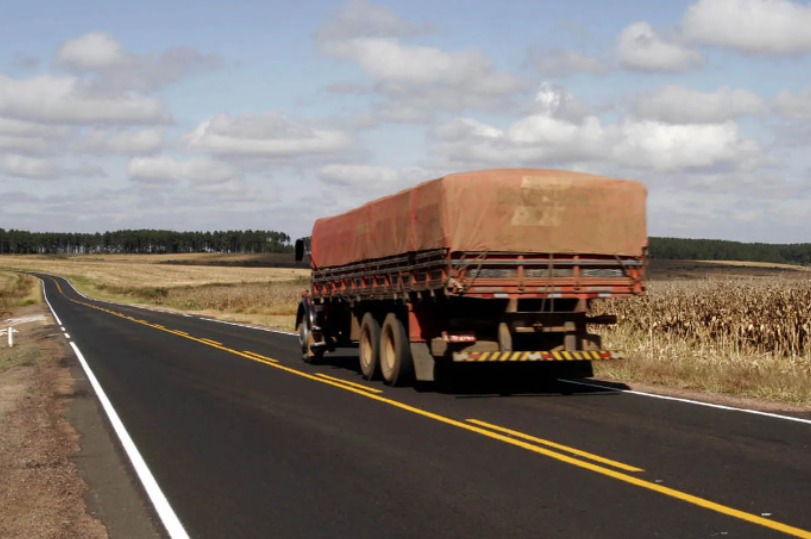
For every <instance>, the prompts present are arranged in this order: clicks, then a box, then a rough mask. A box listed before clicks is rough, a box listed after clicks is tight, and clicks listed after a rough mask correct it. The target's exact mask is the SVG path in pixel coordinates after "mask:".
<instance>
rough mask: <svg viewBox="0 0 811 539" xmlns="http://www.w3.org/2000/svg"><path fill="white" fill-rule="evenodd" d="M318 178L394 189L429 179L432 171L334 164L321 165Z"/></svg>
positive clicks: (348, 185)
mask: <svg viewBox="0 0 811 539" xmlns="http://www.w3.org/2000/svg"><path fill="white" fill-rule="evenodd" d="M318 178H319V179H320V180H321V181H323V182H324V183H327V184H330V185H337V186H341V187H358V188H362V189H364V190H366V189H378V188H380V189H386V190H392V189H396V188H398V187H401V186H403V187H404V186H405V185H406V184H410V183H413V182H414V181H419V180H427V179H429V178H430V173H429V172H428V171H426V170H425V169H422V168H420V167H408V168H402V169H396V168H392V167H385V166H377V165H358V164H332V165H327V166H325V167H321V169H320V170H319V171H318Z"/></svg>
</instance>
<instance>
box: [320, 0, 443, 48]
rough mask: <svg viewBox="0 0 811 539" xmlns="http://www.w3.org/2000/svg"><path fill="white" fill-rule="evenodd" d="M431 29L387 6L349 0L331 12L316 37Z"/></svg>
mask: <svg viewBox="0 0 811 539" xmlns="http://www.w3.org/2000/svg"><path fill="white" fill-rule="evenodd" d="M429 30H430V26H429V25H427V24H420V25H418V24H414V23H412V22H410V21H408V20H406V19H404V18H402V17H400V16H399V15H397V14H396V13H394V12H393V11H392V10H390V9H389V8H387V7H385V6H379V5H374V4H370V3H369V2H366V1H364V0H350V1H349V2H347V3H346V4H344V5H343V6H342V7H340V8H339V9H338V10H337V11H336V12H335V13H334V14H332V16H331V17H330V18H329V20H328V21H327V22H326V23H325V24H324V26H323V27H322V28H321V29H320V30H319V31H318V32H317V33H316V38H317V39H319V40H325V41H330V40H343V39H352V38H355V37H362V36H375V37H410V36H415V35H418V34H421V33H424V32H426V31H429Z"/></svg>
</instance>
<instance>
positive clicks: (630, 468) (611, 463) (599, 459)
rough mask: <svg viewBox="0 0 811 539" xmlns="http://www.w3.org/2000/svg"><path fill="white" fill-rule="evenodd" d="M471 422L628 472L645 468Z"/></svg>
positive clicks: (514, 431) (500, 428) (491, 425)
mask: <svg viewBox="0 0 811 539" xmlns="http://www.w3.org/2000/svg"><path fill="white" fill-rule="evenodd" d="M468 422H469V423H473V424H474V425H478V426H480V427H485V428H488V429H490V430H495V431H498V432H503V433H505V434H509V435H510V436H514V437H516V438H521V439H523V440H527V441H529V442H535V443H536V444H541V445H546V446H549V447H553V448H555V449H560V450H561V451H566V452H568V453H571V454H573V455H578V456H580V457H583V458H587V459H589V460H593V461H595V462H601V463H603V464H607V465H609V466H613V467H614V468H619V469H620V470H625V471H626V472H644V471H645V470H644V469H642V468H637V467H636V466H631V465H630V464H624V463H622V462H619V461H616V460H612V459H608V458H605V457H601V456H600V455H595V454H594V453H589V452H587V451H583V450H581V449H576V448H574V447H569V446H568V445H563V444H559V443H557V442H553V441H551V440H544V439H543V438H536V437H535V436H531V435H529V434H525V433H523V432H519V431H517V430H512V429H508V428H505V427H500V426H498V425H493V424H492V423H486V422H484V421H479V420H478V419H468Z"/></svg>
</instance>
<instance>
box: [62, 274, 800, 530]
mask: <svg viewBox="0 0 811 539" xmlns="http://www.w3.org/2000/svg"><path fill="white" fill-rule="evenodd" d="M57 288H59V284H58V283H57ZM59 290H60V292H61V288H60V289H59ZM68 299H70V301H73V302H74V303H78V304H80V305H85V306H87V307H90V308H92V309H96V310H100V311H103V310H104V309H102V308H100V307H97V306H95V305H92V304H90V303H84V302H80V301H76V300H73V299H71V298H68ZM112 314H114V315H115V316H118V317H120V318H124V319H126V316H125V315H122V314H120V313H115V312H113V313H112ZM139 323H142V324H143V325H145V326H149V327H156V326H155V325H152V324H149V323H148V322H139ZM156 329H159V330H161V331H165V332H167V333H173V334H176V333H174V332H173V331H172V330H170V329H167V328H165V327H162V326H161V327H156ZM176 335H177V334H176ZM178 336H179V337H182V338H184V339H189V340H193V341H197V342H200V343H202V344H205V345H207V346H211V347H213V348H217V349H219V350H222V351H224V352H228V353H230V354H234V355H237V356H240V357H244V358H246V359H250V360H251V361H256V362H259V363H262V364H265V365H268V366H270V367H273V368H275V369H279V370H281V371H284V372H287V373H290V374H294V375H296V376H300V377H302V378H306V379H308V380H313V381H315V382H320V383H322V384H326V385H330V386H333V387H336V388H338V389H343V390H344V391H349V392H351V393H354V394H356V395H360V396H362V397H365V398H367V399H372V400H375V401H377V402H380V403H383V404H387V405H389V406H393V407H395V408H398V409H400V410H404V411H407V412H411V413H413V414H416V415H419V416H422V417H425V418H428V419H433V420H434V421H437V422H439V423H444V424H446V425H450V426H453V427H457V428H459V429H463V430H466V431H469V432H474V433H476V434H480V435H481V436H485V437H487V438H491V439H493V440H498V441H500V442H504V443H506V444H509V445H512V446H515V447H520V448H522V449H525V450H527V451H531V452H533V453H536V454H539V455H544V456H547V457H550V458H553V459H555V460H558V461H561V462H565V463H566V464H570V465H572V466H576V467H578V468H582V469H586V470H589V471H592V472H594V473H597V474H599V475H603V476H606V477H610V478H612V479H616V480H617V481H621V482H623V483H628V484H630V485H634V486H636V487H640V488H643V489H646V490H650V491H652V492H657V493H659V494H663V495H665V496H668V497H670V498H674V499H677V500H680V501H683V502H686V503H689V504H692V505H696V506H698V507H701V508H703V509H707V510H710V511H714V512H716V513H720V514H722V515H726V516H729V517H733V518H737V519H739V520H743V521H745V522H749V523H750V524H755V525H758V526H762V527H764V528H768V529H771V530H775V531H778V532H781V533H784V534H786V535H791V536H793V537H799V538H801V539H811V531H809V530H804V529H801V528H797V527H795V526H791V525H788V524H784V523H782V522H778V521H776V520H772V519H769V518H765V517H762V516H760V515H756V514H753V513H747V512H746V511H741V510H739V509H735V508H733V507H729V506H727V505H723V504H720V503H716V502H713V501H710V500H707V499H705V498H701V497H699V496H694V495H692V494H688V493H686V492H682V491H680V490H677V489H674V488H670V487H665V486H663V485H661V484H658V483H653V482H651V481H646V480H644V479H640V478H639V477H635V476H633V475H628V474H626V473H622V472H618V471H616V470H612V469H610V468H605V467H603V466H599V465H597V464H593V463H591V462H586V461H583V460H580V459H576V458H574V457H570V456H568V455H564V454H561V453H558V452H556V451H552V450H550V449H545V448H543V447H539V446H537V445H533V444H530V443H528V442H525V441H522V440H520V439H516V438H515V437H510V436H507V435H505V434H500V433H499V432H494V431H493V430H487V429H485V428H483V427H480V426H477V425H475V424H471V423H465V422H463V421H459V420H456V419H452V418H450V417H445V416H443V415H440V414H436V413H434V412H429V411H428V410H423V409H421V408H417V407H416V406H411V405H409V404H405V403H403V402H399V401H396V400H392V399H389V398H387V397H382V396H380V395H375V394H372V393H370V392H369V390H368V388H364V389H359V388H357V387H352V386H351V385H349V384H347V383H346V382H345V381H344V380H341V381H340V382H335V381H333V380H332V379H330V377H323V375H312V374H309V373H306V372H304V371H300V370H297V369H293V368H291V367H287V366H285V365H282V364H281V363H278V360H276V359H273V358H259V357H256V356H255V355H254V354H253V353H245V352H240V351H238V350H233V349H231V348H227V347H224V346H218V345H215V344H212V343H211V342H206V340H203V339H199V338H197V337H192V336H185V335H178ZM274 362H275V363H274ZM468 421H477V420H468ZM493 426H495V425H493ZM493 426H491V428H492V427H493ZM496 428H497V429H499V430H501V429H503V427H496ZM514 432H517V431H514ZM523 436H529V435H523Z"/></svg>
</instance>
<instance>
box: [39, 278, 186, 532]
mask: <svg viewBox="0 0 811 539" xmlns="http://www.w3.org/2000/svg"><path fill="white" fill-rule="evenodd" d="M42 285H43V289H42V291H43V296H44V297H45V303H47V304H48V308H49V309H50V310H51V313H52V314H53V316H54V318H56V320H57V321H58V320H59V317H58V316H57V314H56V311H54V308H53V306H52V305H51V302H50V301H48V296H47V294H45V283H44V282H43V283H42ZM60 325H61V322H60ZM70 346H71V348H73V352H74V353H75V354H76V357H77V358H79V363H81V365H82V369H84V372H85V375H86V376H87V379H88V380H90V385H92V386H93V390H94V391H95V392H96V397H97V398H98V399H99V402H100V403H101V406H102V408H104V412H105V413H106V414H107V419H108V420H109V421H110V424H111V425H112V427H113V430H115V433H116V435H117V436H118V439H119V441H120V442H121V445H122V447H123V448H124V451H125V452H126V453H127V456H128V457H129V459H130V462H131V463H132V467H133V468H134V469H135V473H136V474H137V475H138V479H140V480H141V484H142V485H143V487H144V490H145V491H146V494H147V496H149V500H150V501H151V502H152V505H153V506H154V507H155V510H156V511H157V513H158V516H159V517H160V519H161V522H162V523H163V527H164V528H165V529H166V532H167V533H168V534H169V537H171V538H172V539H188V537H189V534H188V533H186V530H185V529H184V528H183V524H181V523H180V519H178V518H177V515H176V514H175V512H174V510H173V509H172V506H171V505H169V500H167V499H166V496H165V495H164V494H163V491H162V490H161V488H160V486H159V485H158V482H157V481H156V480H155V477H154V476H153V475H152V472H151V471H150V470H149V467H148V466H147V465H146V461H144V458H143V457H142V456H141V453H140V452H139V451H138V448H137V447H136V446H135V442H133V440H132V438H131V437H130V435H129V433H128V432H127V429H126V427H124V423H123V422H122V421H121V419H120V418H119V417H118V413H117V412H116V411H115V408H113V405H112V403H111V402H110V399H108V398H107V394H106V393H105V392H104V389H102V387H101V384H100V383H99V381H98V380H97V379H96V375H94V374H93V371H92V370H90V365H88V364H87V361H86V360H85V358H84V355H82V352H81V350H79V347H78V346H76V344H75V343H73V342H71V343H70Z"/></svg>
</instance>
